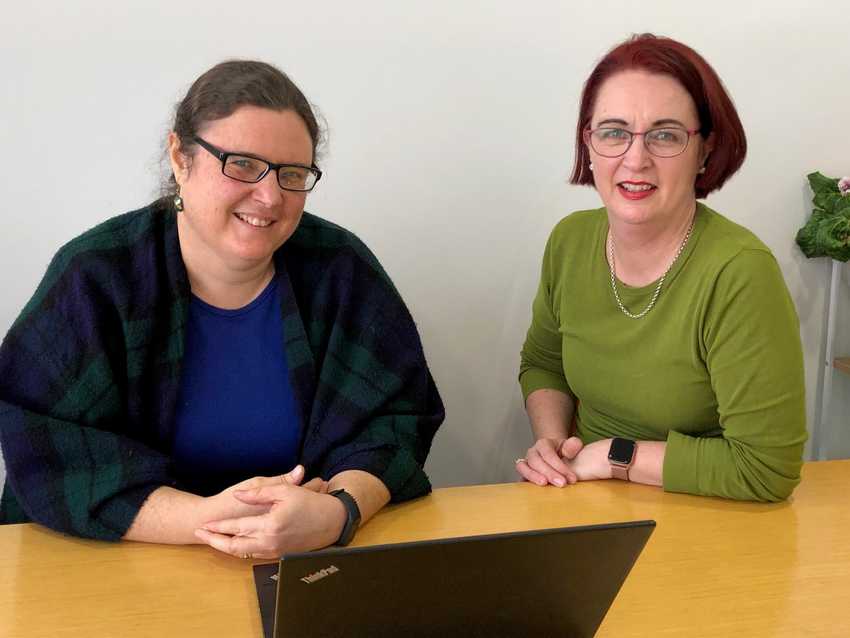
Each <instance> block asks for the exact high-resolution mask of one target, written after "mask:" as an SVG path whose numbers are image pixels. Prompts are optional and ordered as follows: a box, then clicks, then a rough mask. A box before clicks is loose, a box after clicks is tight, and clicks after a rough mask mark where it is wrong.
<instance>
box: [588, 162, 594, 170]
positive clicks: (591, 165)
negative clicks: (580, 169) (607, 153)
mask: <svg viewBox="0 0 850 638" xmlns="http://www.w3.org/2000/svg"><path fill="white" fill-rule="evenodd" d="M587 167H588V168H589V169H590V170H591V171H592V170H593V162H590V164H588V165H587Z"/></svg>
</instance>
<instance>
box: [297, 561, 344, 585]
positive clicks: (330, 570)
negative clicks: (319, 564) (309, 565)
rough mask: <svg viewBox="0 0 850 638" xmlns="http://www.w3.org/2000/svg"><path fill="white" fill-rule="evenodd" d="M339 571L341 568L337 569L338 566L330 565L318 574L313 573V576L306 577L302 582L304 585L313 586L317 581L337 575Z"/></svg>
mask: <svg viewBox="0 0 850 638" xmlns="http://www.w3.org/2000/svg"><path fill="white" fill-rule="evenodd" d="M338 571H339V567H337V566H336V565H329V566H328V567H325V568H324V569H320V570H319V571H317V572H313V573H312V574H308V575H307V576H304V577H303V578H301V579H300V580H301V582H304V583H307V584H308V585H311V584H312V583H315V582H316V581H317V580H322V579H323V578H327V577H328V576H330V575H331V574H336V573H337V572H338Z"/></svg>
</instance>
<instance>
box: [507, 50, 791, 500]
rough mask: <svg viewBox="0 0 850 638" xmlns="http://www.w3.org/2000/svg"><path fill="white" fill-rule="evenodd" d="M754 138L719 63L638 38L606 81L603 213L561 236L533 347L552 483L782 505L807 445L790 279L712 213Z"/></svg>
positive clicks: (528, 364) (547, 271)
mask: <svg viewBox="0 0 850 638" xmlns="http://www.w3.org/2000/svg"><path fill="white" fill-rule="evenodd" d="M745 155H746V138H745V135H744V130H743V128H742V126H741V122H740V119H739V118H738V114H737V113H736V111H735V107H734V105H733V104H732V101H731V99H730V98H729V96H728V95H727V93H726V91H725V89H724V88H723V84H722V83H721V81H720V79H719V77H718V76H717V74H716V73H715V71H714V70H713V69H712V68H711V66H710V65H709V64H708V63H707V62H706V61H705V60H704V59H703V58H702V57H701V56H700V55H699V54H698V53H697V52H695V51H694V50H693V49H691V48H689V47H687V46H686V45H684V44H682V43H680V42H676V41H675V40H671V39H669V38H662V37H655V36H653V35H650V34H645V35H640V36H635V37H632V38H630V39H629V40H627V41H625V42H623V43H622V44H620V45H618V46H616V47H615V48H614V49H612V50H611V51H610V52H609V53H608V54H607V55H606V56H605V57H604V58H603V59H602V60H601V61H600V62H599V64H597V66H596V68H595V69H594V70H593V72H592V73H591V75H590V77H589V78H588V80H587V82H586V83H585V86H584V92H583V94H582V98H581V108H580V113H579V120H578V126H577V128H576V160H575V166H574V170H573V173H572V177H571V180H570V181H571V182H572V183H573V184H586V185H593V186H594V187H595V188H596V190H597V192H598V193H599V196H600V198H601V199H602V203H603V205H604V206H603V208H600V209H597V210H590V211H580V212H577V213H573V214H572V215H569V216H568V217H566V218H565V219H563V220H562V221H561V222H560V223H559V224H558V225H557V226H556V227H555V229H554V230H553V231H552V234H551V236H550V237H549V241H548V243H547V245H546V250H545V253H544V256H543V267H542V276H541V281H540V287H539V289H538V292H537V296H536V298H535V300H534V304H533V318H532V322H531V326H530V328H529V330H528V335H527V338H526V341H525V345H524V346H523V350H522V363H521V368H520V375H519V379H520V384H521V386H522V390H523V396H524V398H525V402H526V403H525V405H526V410H527V411H528V416H529V420H530V422H531V428H532V431H533V434H534V437H535V443H534V445H533V446H532V447H531V448H529V450H528V451H527V453H526V455H525V456H524V457H522V458H519V459H517V461H516V468H517V471H518V472H519V474H520V475H521V476H522V477H523V478H524V479H526V480H528V481H531V482H534V483H536V484H538V485H547V484H551V485H556V486H559V487H562V486H564V485H567V484H571V483H575V482H576V481H582V480H593V479H608V478H617V479H622V480H629V481H635V482H638V483H645V484H649V485H658V486H663V487H664V489H665V490H668V491H673V492H687V493H692V494H704V495H714V496H722V497H726V498H733V499H744V500H758V501H779V500H782V499H785V498H787V497H788V495H789V494H790V493H791V492H792V490H793V489H794V487H795V486H796V485H797V483H798V482H799V480H800V466H801V464H802V453H803V445H804V443H805V441H806V424H805V405H804V387H803V362H802V349H801V345H800V337H799V327H798V319H797V315H796V312H795V309H794V305H793V302H792V300H791V297H790V295H789V293H788V290H787V287H786V285H785V282H784V280H783V278H782V274H781V272H780V270H779V266H778V265H777V263H776V260H775V259H774V257H773V255H772V254H771V253H770V251H769V249H768V248H767V247H766V246H765V245H764V244H763V243H762V242H761V241H759V239H758V238H757V237H755V235H753V234H752V233H751V232H750V231H748V230H747V229H745V228H743V227H741V226H739V225H737V224H735V223H733V222H732V221H730V220H729V219H727V218H726V217H723V216H722V215H720V214H719V213H717V212H715V211H713V210H711V209H710V208H709V207H708V206H706V205H705V204H704V203H702V202H700V201H698V200H699V199H702V198H704V197H705V196H706V195H708V194H709V193H711V192H712V191H715V190H717V189H719V188H720V187H721V186H722V185H723V184H724V182H726V180H727V179H729V178H730V177H731V176H732V175H733V174H734V173H735V172H736V171H737V170H738V168H739V167H740V166H741V164H742V163H743V161H744V157H745Z"/></svg>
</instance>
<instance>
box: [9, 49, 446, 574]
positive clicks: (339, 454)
mask: <svg viewBox="0 0 850 638" xmlns="http://www.w3.org/2000/svg"><path fill="white" fill-rule="evenodd" d="M319 140H320V131H319V126H318V125H317V122H316V118H315V116H314V114H313V110H312V108H311V107H310V105H309V103H308V102H307V100H306V98H305V97H304V95H303V94H302V93H301V91H300V90H299V89H298V88H297V87H296V86H295V84H294V83H292V81H291V80H290V79H289V78H288V77H287V76H286V75H284V74H283V73H282V72H281V71H279V70H278V69H276V68H275V67H273V66H271V65H268V64H265V63H262V62H252V61H231V62H225V63H222V64H219V65H217V66H215V67H213V68H212V69H210V70H209V71H207V72H206V73H204V74H203V75H201V76H200V77H199V78H198V79H197V80H196V81H195V82H194V84H193V85H192V87H191V88H190V89H189V92H188V93H187V95H186V97H185V98H184V99H183V100H182V101H181V102H180V104H179V105H178V108H177V112H176V116H175V120H174V126H173V130H172V131H171V132H170V134H169V136H168V158H169V161H170V165H171V169H172V173H173V179H172V180H170V186H169V192H168V193H167V195H166V196H165V197H163V198H161V199H159V200H157V201H156V202H154V203H153V204H151V205H149V206H146V207H145V208H142V209H140V210H137V211H134V212H131V213H127V214H125V215H121V216H119V217H116V218H113V219H110V220H108V221H106V222H104V223H103V224H101V225H99V226H97V227H96V228H94V229H92V230H90V231H88V232H87V233H85V234H83V235H82V236H80V237H78V238H76V239H74V240H73V241H71V242H70V243H68V244H67V245H66V246H64V247H63V248H62V249H61V250H60V251H59V253H58V254H57V255H56V257H55V258H54V260H53V262H52V263H51V265H50V267H49V269H48V271H47V274H46V275H45V277H44V279H43V281H42V282H41V285H40V286H39V288H38V290H37V291H36V293H35V296H34V297H33V298H32V299H31V301H30V302H29V304H28V305H27V306H26V308H25V309H24V310H23V312H22V313H21V315H20V317H19V318H18V320H17V321H16V322H15V324H14V325H13V326H12V328H11V330H10V331H9V333H8V335H7V336H6V338H5V340H4V343H3V346H2V348H1V349H0V440H2V446H3V455H4V458H5V461H6V466H7V471H8V476H7V485H6V489H5V490H4V493H3V499H2V503H1V504H0V520H2V521H5V522H20V521H27V520H32V521H35V522H38V523H41V524H43V525H46V526H48V527H51V528H53V529H56V530H58V531H61V532H65V533H68V534H73V535H77V536H84V537H90V538H99V539H106V540H118V539H121V538H124V539H129V540H139V541H147V542H159V543H207V544H209V545H211V546H212V547H215V548H216V549H219V550H221V551H224V552H227V553H229V554H232V555H235V556H241V557H244V558H251V557H258V558H276V557H278V556H279V555H281V554H282V553H284V552H287V551H289V552H291V551H303V550H310V549H314V548H319V547H324V546H326V545H330V544H333V543H339V544H345V543H347V542H348V541H350V540H351V537H352V536H353V534H354V532H355V530H356V529H357V526H358V525H359V524H360V523H361V522H362V521H365V520H367V519H368V518H369V517H370V516H372V515H373V514H374V513H375V512H376V511H378V510H379V509H380V508H381V507H383V506H384V505H385V504H386V503H387V502H389V501H390V500H392V501H401V500H405V499H409V498H413V497H416V496H420V495H422V494H425V493H427V492H428V491H429V490H430V484H429V481H428V478H427V477H426V476H425V473H424V471H423V465H424V462H425V458H426V456H427V454H428V451H429V448H430V444H431V440H432V438H433V436H434V433H435V432H436V430H437V428H438V427H439V425H440V423H441V422H442V420H443V417H444V410H443V405H442V402H441V400H440V397H439V394H438V393H437V390H436V387H435V385H434V382H433V380H432V378H431V375H430V373H429V371H428V367H427V365H426V362H425V358H424V354H423V351H422V347H421V344H420V340H419V336H418V334H417V331H416V327H415V325H414V323H413V320H412V318H411V317H410V314H409V313H408V311H407V308H406V307H405V305H404V302H403V301H402V299H401V297H400V296H399V294H398V292H397V291H396V289H395V287H394V286H393V284H392V282H391V281H390V279H389V277H387V275H386V273H385V272H384V270H383V269H382V268H381V266H380V264H379V263H378V261H377V260H376V258H375V257H374V255H372V253H371V252H370V251H369V250H368V248H366V246H365V245H364V244H363V243H362V242H360V241H359V240H358V239H357V237H355V236H354V235H353V234H352V233H350V232H348V231H346V230H345V229H343V228H340V227H339V226H336V225H335V224H333V223H331V222H328V221H326V220H324V219H321V218H319V217H316V216H314V215H310V214H309V213H306V212H304V205H305V199H306V196H307V194H308V193H309V192H310V191H311V190H312V189H313V188H314V186H315V185H316V184H317V182H318V181H319V179H320V178H321V176H322V172H321V171H320V170H319V168H318V167H317V165H316V149H317V146H318V144H319Z"/></svg>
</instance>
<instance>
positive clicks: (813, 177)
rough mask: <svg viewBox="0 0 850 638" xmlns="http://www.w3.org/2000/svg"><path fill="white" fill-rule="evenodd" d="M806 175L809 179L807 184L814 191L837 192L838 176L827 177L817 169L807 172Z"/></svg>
mask: <svg viewBox="0 0 850 638" xmlns="http://www.w3.org/2000/svg"><path fill="white" fill-rule="evenodd" d="M806 177H808V179H809V186H811V187H812V190H813V191H814V192H815V193H837V192H839V191H838V178H832V177H827V176H826V175H823V174H821V173H820V172H819V171H815V172H814V173H809V174H808V175H807V176H806Z"/></svg>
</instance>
